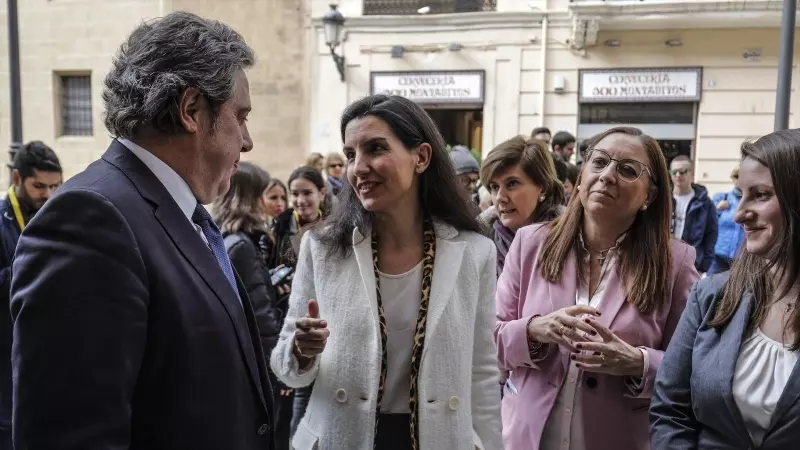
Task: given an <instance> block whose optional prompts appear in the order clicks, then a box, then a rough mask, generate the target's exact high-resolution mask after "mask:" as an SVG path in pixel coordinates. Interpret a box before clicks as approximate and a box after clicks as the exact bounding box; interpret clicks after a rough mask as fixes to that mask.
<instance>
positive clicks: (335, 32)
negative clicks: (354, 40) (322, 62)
mask: <svg viewBox="0 0 800 450" xmlns="http://www.w3.org/2000/svg"><path fill="white" fill-rule="evenodd" d="M330 7H331V9H330V11H328V13H327V14H325V17H323V18H322V26H323V30H324V31H325V44H326V45H327V46H328V48H330V49H331V56H332V57H333V62H334V63H336V70H338V71H339V75H340V77H341V80H342V81H344V55H337V54H336V52H335V49H336V47H338V46H339V44H340V43H341V42H342V28H344V16H343V15H342V13H340V12H339V11H338V10H337V9H336V4H335V3H332V4H331V5H330Z"/></svg>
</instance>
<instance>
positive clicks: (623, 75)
mask: <svg viewBox="0 0 800 450" xmlns="http://www.w3.org/2000/svg"><path fill="white" fill-rule="evenodd" d="M579 78H580V80H579V83H580V97H579V99H578V101H579V102H581V103H612V102H697V101H700V90H701V83H702V69H701V68H699V67H690V68H664V69H622V70H580V71H579Z"/></svg>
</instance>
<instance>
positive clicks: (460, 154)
mask: <svg viewBox="0 0 800 450" xmlns="http://www.w3.org/2000/svg"><path fill="white" fill-rule="evenodd" d="M450 159H451V160H452V162H453V168H454V169H455V170H456V177H457V178H458V182H459V186H460V187H461V197H462V198H463V199H464V201H465V202H467V203H469V204H470V205H474V206H475V211H474V212H475V215H476V216H477V215H478V214H479V213H480V210H479V209H478V202H477V201H475V194H476V191H475V185H476V183H477V182H478V178H480V176H479V172H480V170H481V168H480V166H479V165H478V161H476V160H475V158H474V157H473V156H472V153H470V151H469V149H468V148H467V147H464V146H463V145H456V146H454V147H453V148H452V150H450Z"/></svg>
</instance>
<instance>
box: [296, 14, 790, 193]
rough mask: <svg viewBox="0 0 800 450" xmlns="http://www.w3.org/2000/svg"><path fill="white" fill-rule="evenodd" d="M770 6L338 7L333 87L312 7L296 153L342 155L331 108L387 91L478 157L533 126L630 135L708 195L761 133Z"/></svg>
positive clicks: (769, 66) (771, 47) (582, 135)
mask: <svg viewBox="0 0 800 450" xmlns="http://www.w3.org/2000/svg"><path fill="white" fill-rule="evenodd" d="M780 4H781V2H780V1H775V0H749V1H747V2H742V1H738V0H720V1H709V0H674V1H665V0H658V1H649V0H641V1H630V0H605V1H603V0H572V1H570V0H532V1H525V0H341V1H340V2H339V6H338V10H339V11H340V12H341V13H342V14H343V15H344V16H345V18H346V22H345V25H344V33H343V39H342V42H341V45H340V46H339V47H338V48H337V49H336V51H337V53H339V54H341V55H343V56H344V58H345V64H344V75H345V76H344V78H345V80H344V81H342V80H341V78H340V76H339V73H338V72H337V67H336V64H335V63H334V61H333V60H332V58H331V54H330V50H329V48H328V46H327V45H326V43H325V37H324V33H323V28H324V27H323V23H322V21H321V18H322V17H323V16H324V15H325V14H326V12H327V11H328V10H329V7H328V1H325V0H312V1H311V14H312V21H313V27H314V38H313V39H312V42H311V52H312V55H311V68H310V75H311V78H310V88H309V89H310V91H309V92H310V98H311V107H310V113H311V118H310V121H309V131H308V132H309V148H310V149H311V150H312V151H319V152H327V151H330V150H336V149H339V148H341V136H340V131H339V115H340V114H341V111H342V109H343V108H344V107H345V106H346V105H347V104H348V103H350V102H352V101H354V100H356V99H358V98H360V97H362V96H365V95H368V94H371V93H394V94H401V95H405V96H407V97H410V98H412V99H414V100H416V101H418V102H419V103H420V104H422V105H423V106H424V107H425V108H426V110H428V111H429V112H430V113H431V115H432V116H433V117H434V119H435V120H436V121H437V124H438V125H439V127H440V129H441V130H442V133H443V135H444V136H445V139H446V140H447V141H448V144H451V145H454V144H462V145H468V146H470V147H471V148H473V149H476V150H478V151H480V152H482V154H486V153H487V152H488V151H489V150H491V148H492V147H493V146H495V145H496V144H498V143H500V142H502V141H503V140H505V139H507V138H509V137H511V136H514V135H516V134H529V133H530V132H531V130H532V129H533V128H534V127H537V126H547V127H549V128H550V129H551V130H552V132H553V133H555V132H556V131H560V130H565V131H569V132H571V133H573V134H575V135H576V136H577V137H578V139H586V138H589V137H591V136H593V135H594V134H596V133H598V132H600V131H602V130H604V129H607V128H608V127H610V126H613V125H612V124H627V125H632V126H636V127H639V128H642V129H643V130H644V131H645V132H647V133H648V134H650V135H652V136H653V137H655V138H656V139H658V140H659V142H660V143H661V145H662V148H663V150H664V151H665V154H666V155H667V157H668V158H671V157H673V156H675V155H677V154H686V155H689V156H690V157H692V158H693V160H694V161H695V164H696V170H695V172H696V181H697V182H699V183H702V184H705V185H707V186H708V188H709V190H710V191H711V192H712V193H713V192H717V191H721V190H723V189H728V188H729V187H730V179H729V174H730V172H731V169H732V168H733V167H734V166H735V165H736V164H737V161H738V158H739V147H740V145H741V143H742V142H743V141H745V140H746V139H752V138H755V137H758V136H761V135H763V134H766V133H769V132H770V131H772V129H773V120H774V109H775V95H776V94H775V91H776V86H777V66H778V48H779V34H780V30H779V27H780V17H781V11H780V7H781V5H780ZM426 7H427V8H426ZM420 8H422V9H420ZM795 45H796V46H797V44H795ZM797 53H798V52H797V51H796V52H795V62H797V61H798V55H797ZM798 82H800V80H799V79H798V73H797V70H794V77H793V87H795V88H796V86H797V84H798ZM799 102H800V98H798V96H797V95H795V96H794V97H793V98H792V101H791V111H792V114H791V116H790V127H792V128H796V127H800V121H798V117H797V114H796V113H797V112H798V111H800V109H798V108H800V103H799Z"/></svg>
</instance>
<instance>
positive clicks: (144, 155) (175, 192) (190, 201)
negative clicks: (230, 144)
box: [117, 139, 208, 245]
mask: <svg viewBox="0 0 800 450" xmlns="http://www.w3.org/2000/svg"><path fill="white" fill-rule="evenodd" d="M117 141H119V143H120V144H122V145H124V146H125V147H127V148H128V150H130V151H131V153H133V154H134V155H136V157H137V158H139V159H140V160H141V161H142V162H143V163H144V165H145V166H147V168H148V169H150V171H151V172H153V175H155V176H156V178H158V181H160V182H161V184H163V185H164V188H165V189H166V190H167V192H169V195H170V196H172V199H173V200H175V203H177V204H178V208H180V210H181V212H183V215H184V216H186V220H188V221H189V223H190V224H192V227H194V229H195V231H197V234H199V235H200V237H201V238H202V239H203V242H205V243H206V245H208V240H206V236H205V234H203V230H202V229H201V228H200V226H199V225H197V224H196V223H194V222H193V221H192V215H193V214H194V209H195V207H197V203H198V202H197V198H196V197H195V196H194V193H192V189H191V188H190V187H189V185H188V184H187V183H186V181H185V180H184V179H183V178H181V176H180V175H178V172H175V171H174V170H173V169H172V167H170V166H168V165H167V163H165V162H164V161H162V160H160V159H158V157H157V156H156V155H154V154H152V153H150V152H149V151H147V150H145V149H144V148H142V147H140V146H139V145H137V144H134V143H133V142H131V141H130V140H128V139H117Z"/></svg>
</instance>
